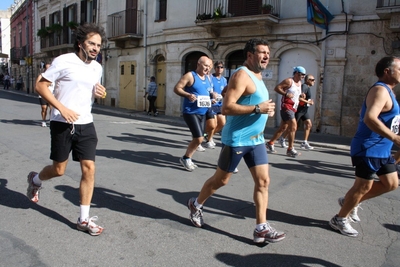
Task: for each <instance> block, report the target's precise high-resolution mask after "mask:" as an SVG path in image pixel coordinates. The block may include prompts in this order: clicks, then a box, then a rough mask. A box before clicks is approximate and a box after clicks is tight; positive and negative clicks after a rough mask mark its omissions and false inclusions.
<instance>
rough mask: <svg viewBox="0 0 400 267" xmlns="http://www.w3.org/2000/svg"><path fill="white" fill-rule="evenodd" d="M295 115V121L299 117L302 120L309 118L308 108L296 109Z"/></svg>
mask: <svg viewBox="0 0 400 267" xmlns="http://www.w3.org/2000/svg"><path fill="white" fill-rule="evenodd" d="M295 117H296V121H299V119H301V120H302V121H306V120H311V119H310V115H308V108H304V109H298V110H297V112H296V114H295Z"/></svg>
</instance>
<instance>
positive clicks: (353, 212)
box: [338, 197, 362, 223]
mask: <svg viewBox="0 0 400 267" xmlns="http://www.w3.org/2000/svg"><path fill="white" fill-rule="evenodd" d="M338 202H339V205H340V207H342V206H343V204H344V197H339V199H338ZM360 205H361V203H359V204H358V205H357V206H355V208H354V209H352V210H351V211H350V214H349V218H350V220H351V221H352V222H354V223H358V222H360V221H361V219H360V217H358V214H357V212H358V208H360V209H362V208H361V207H360Z"/></svg>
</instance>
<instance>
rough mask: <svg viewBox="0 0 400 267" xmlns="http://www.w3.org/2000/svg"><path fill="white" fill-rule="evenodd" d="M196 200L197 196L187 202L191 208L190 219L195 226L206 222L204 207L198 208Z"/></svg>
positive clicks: (200, 225)
mask: <svg viewBox="0 0 400 267" xmlns="http://www.w3.org/2000/svg"><path fill="white" fill-rule="evenodd" d="M195 201H196V198H194V197H192V198H191V199H189V200H188V202H187V207H188V209H189V210H190V214H189V218H190V221H191V222H192V223H193V225H194V226H196V227H202V226H203V224H204V221H203V208H201V209H198V208H196V207H195V205H194V202H195Z"/></svg>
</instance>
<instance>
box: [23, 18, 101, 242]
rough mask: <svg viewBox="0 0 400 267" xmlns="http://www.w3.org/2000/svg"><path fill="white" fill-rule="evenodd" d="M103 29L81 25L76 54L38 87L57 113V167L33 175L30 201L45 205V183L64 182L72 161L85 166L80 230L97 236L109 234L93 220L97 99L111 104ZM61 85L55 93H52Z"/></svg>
mask: <svg viewBox="0 0 400 267" xmlns="http://www.w3.org/2000/svg"><path fill="white" fill-rule="evenodd" d="M105 38H106V36H105V32H104V29H103V28H102V27H99V26H97V25H95V24H85V25H81V26H79V27H78V28H77V30H76V41H75V43H74V49H75V53H68V54H64V55H61V56H59V57H57V58H55V59H54V60H53V62H52V63H51V66H50V67H49V69H47V70H46V72H44V73H42V78H41V79H40V80H39V81H38V82H37V84H36V90H37V92H38V93H39V94H40V95H41V96H42V97H43V98H44V99H45V100H46V101H47V102H48V103H49V104H50V105H51V106H52V107H53V108H52V110H51V116H50V129H51V131H50V133H51V153H50V159H52V160H53V164H52V165H48V166H46V167H44V168H43V169H42V170H41V171H40V173H36V172H30V173H29V174H28V184H29V185H28V190H27V196H28V198H29V199H30V200H31V201H33V202H38V201H39V190H40V189H41V184H42V181H46V180H49V179H51V178H54V177H58V176H62V175H64V173H65V169H66V167H67V163H68V157H69V153H70V151H72V159H73V160H74V161H79V162H80V165H81V170H82V176H81V181H80V188H79V193H80V217H79V218H78V222H77V228H78V230H80V231H87V232H89V234H90V235H93V236H96V235H100V234H101V233H102V232H103V227H101V226H99V225H97V224H96V223H95V221H96V220H97V216H93V217H90V216H89V210H90V203H91V200H92V196H93V189H94V176H95V163H94V162H95V155H96V146H97V134H96V129H95V127H94V124H93V116H92V113H91V110H92V104H93V102H94V98H95V97H96V98H105V96H106V88H105V87H104V86H102V85H101V84H100V83H99V82H100V79H101V76H102V67H101V65H100V64H99V63H98V62H97V61H96V58H97V56H98V54H99V53H100V49H101V45H102V44H103V42H104V41H105V40H106V39H105ZM52 83H53V84H54V85H55V88H54V92H53V93H52V92H51V91H50V90H49V86H50V85H51V84H52Z"/></svg>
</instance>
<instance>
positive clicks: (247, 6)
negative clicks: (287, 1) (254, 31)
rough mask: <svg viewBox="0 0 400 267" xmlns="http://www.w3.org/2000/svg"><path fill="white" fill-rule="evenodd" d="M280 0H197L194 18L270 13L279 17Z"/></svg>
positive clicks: (203, 18)
mask: <svg viewBox="0 0 400 267" xmlns="http://www.w3.org/2000/svg"><path fill="white" fill-rule="evenodd" d="M280 5H281V0H252V1H245V0H197V7H196V20H205V19H216V18H224V17H239V16H251V15H257V14H272V15H275V16H277V17H279V13H280Z"/></svg>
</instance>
